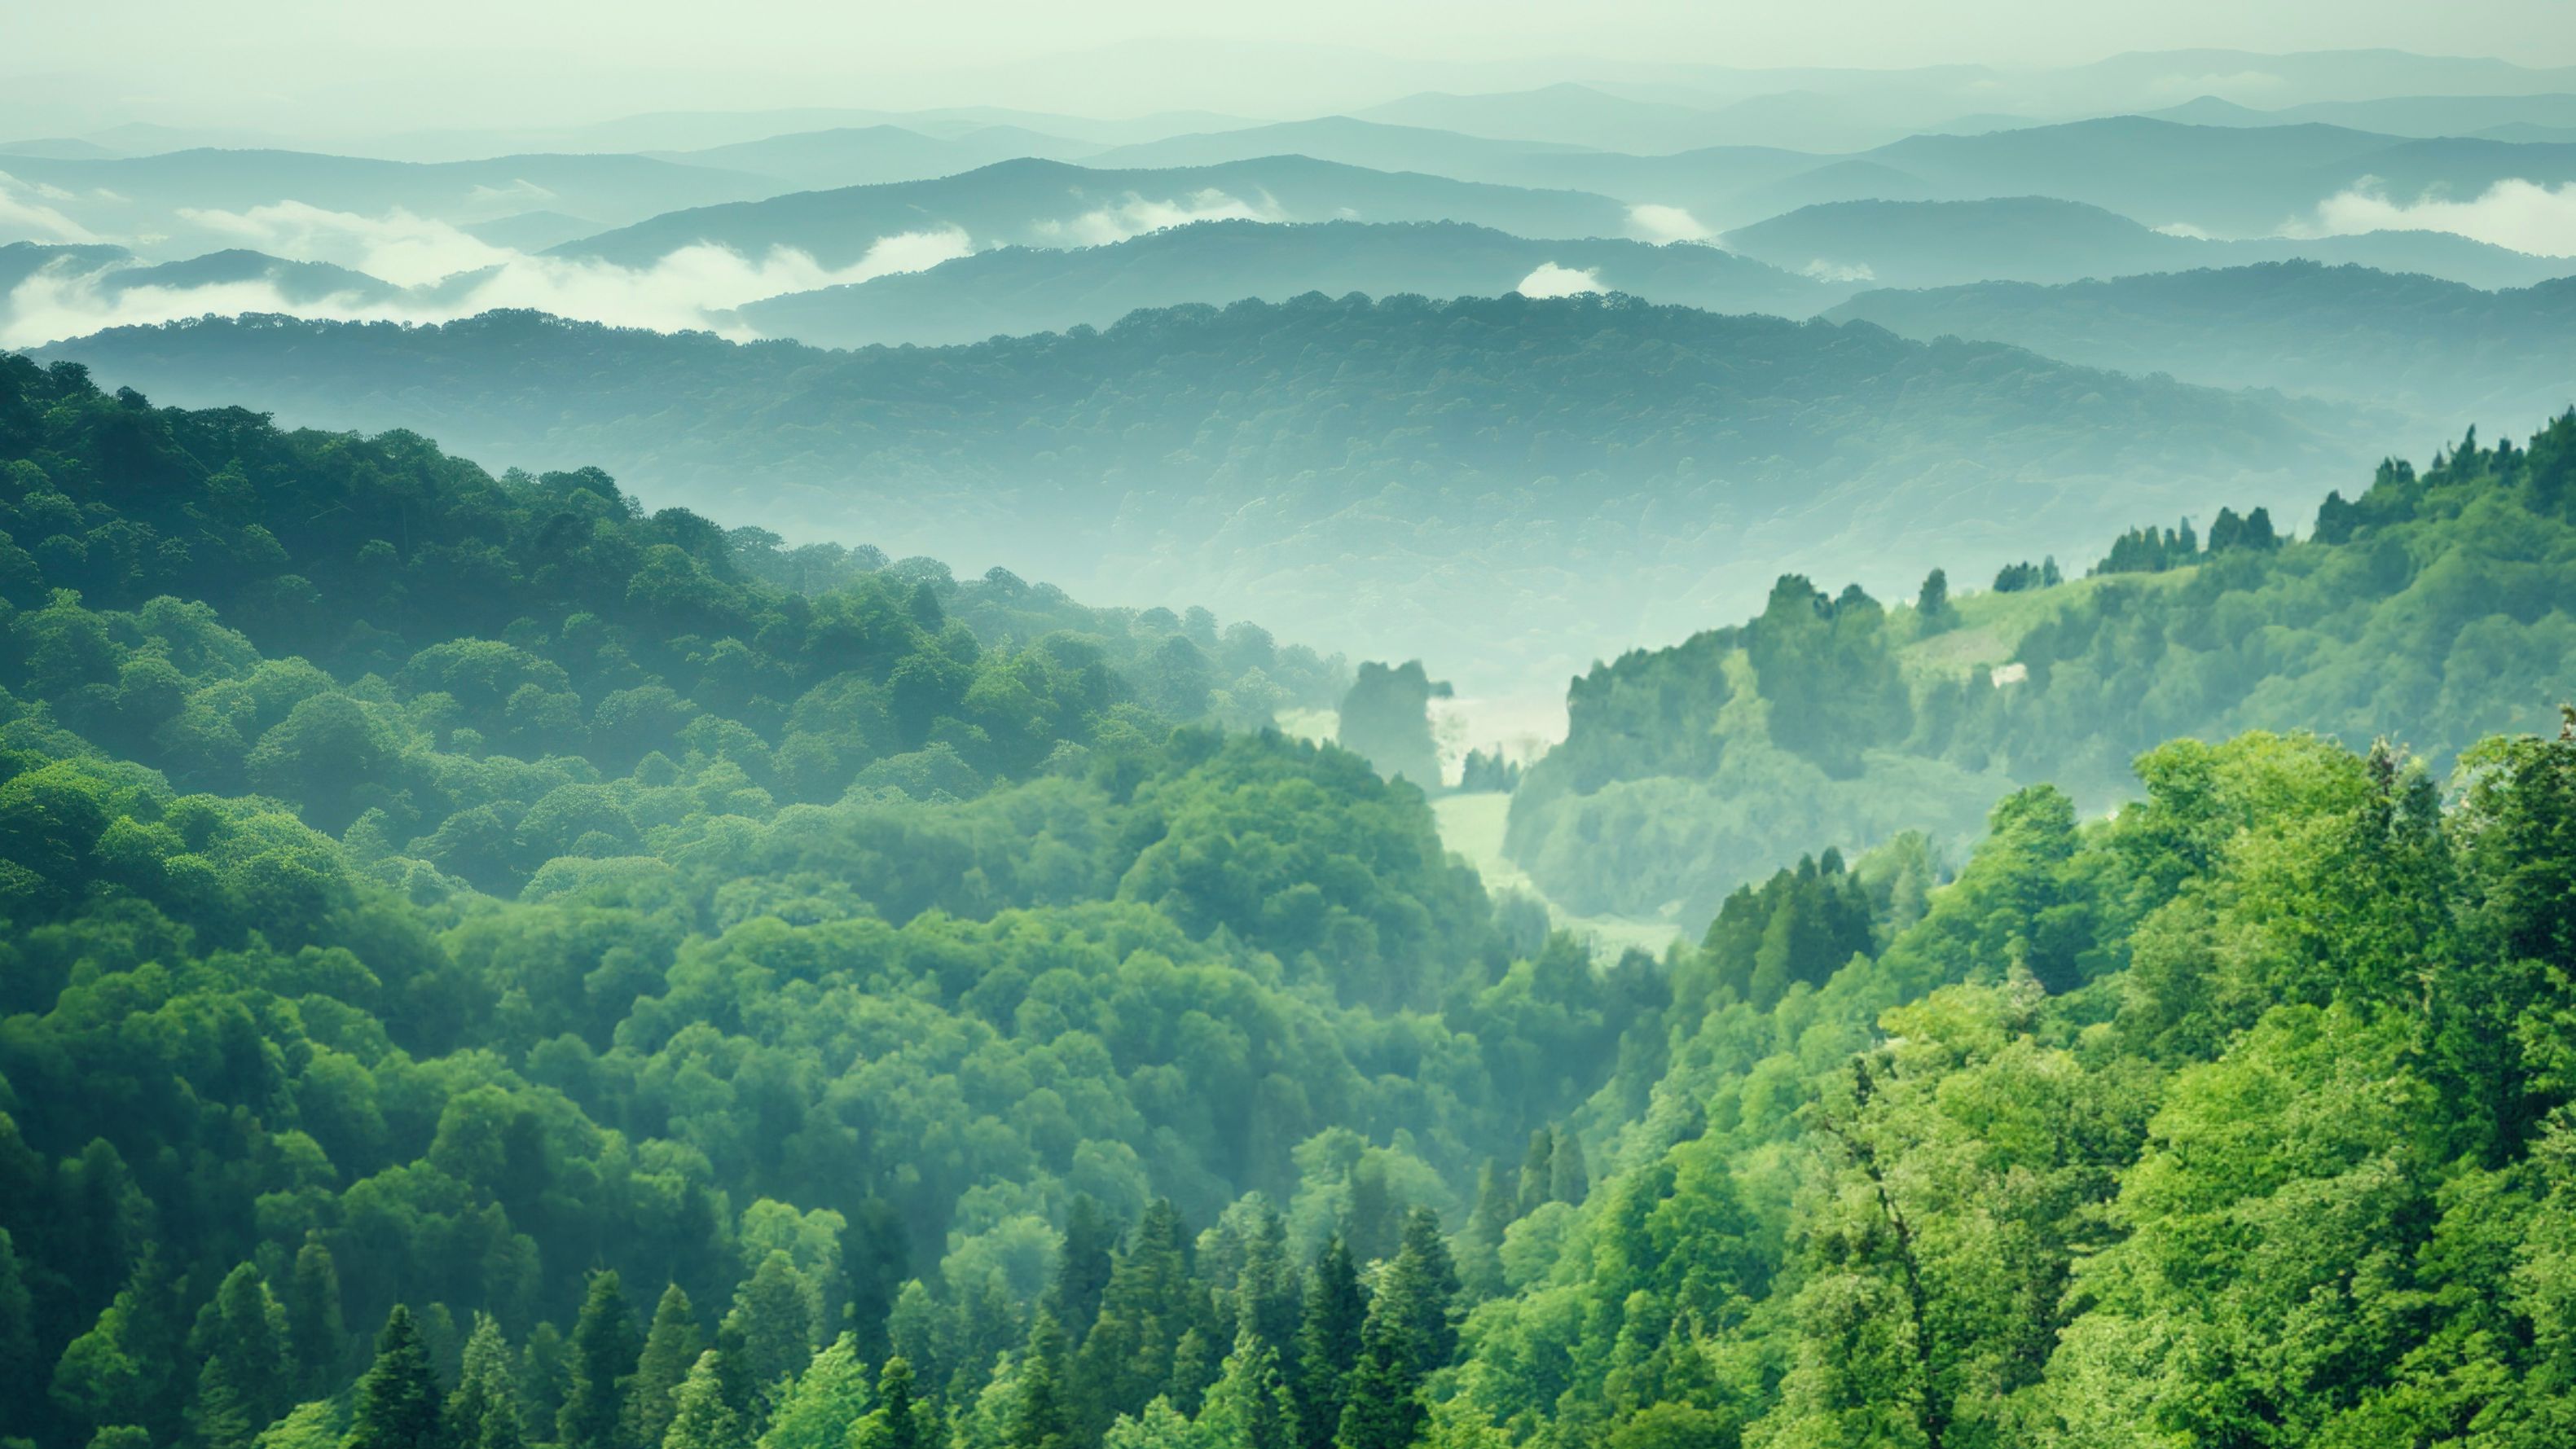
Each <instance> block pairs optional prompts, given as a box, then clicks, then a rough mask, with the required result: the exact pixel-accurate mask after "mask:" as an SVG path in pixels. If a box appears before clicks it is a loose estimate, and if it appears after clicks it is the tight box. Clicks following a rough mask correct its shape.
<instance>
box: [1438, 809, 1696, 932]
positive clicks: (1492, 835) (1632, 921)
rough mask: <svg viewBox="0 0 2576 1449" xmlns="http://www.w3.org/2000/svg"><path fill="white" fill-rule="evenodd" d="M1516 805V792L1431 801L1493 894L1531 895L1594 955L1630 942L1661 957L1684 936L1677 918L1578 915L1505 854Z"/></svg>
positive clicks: (1454, 846)
mask: <svg viewBox="0 0 2576 1449" xmlns="http://www.w3.org/2000/svg"><path fill="white" fill-rule="evenodd" d="M1511 808H1512V797H1511V796H1509V795H1503V794H1493V793H1480V794H1474V795H1444V796H1442V797H1441V798H1439V799H1437V800H1434V801H1432V802H1431V813H1432V814H1433V815H1434V816H1435V817H1437V818H1438V820H1439V822H1440V841H1441V843H1442V844H1443V845H1446V846H1447V847H1449V849H1450V851H1451V852H1452V853H1453V854H1456V855H1458V856H1459V857H1461V858H1462V859H1464V860H1465V861H1466V862H1467V863H1468V864H1469V865H1472V866H1474V867H1475V868H1476V874H1478V875H1479V876H1482V877H1483V878H1484V881H1485V890H1486V892H1487V893H1488V894H1491V895H1496V896H1499V895H1502V894H1505V893H1506V892H1510V893H1516V894H1519V895H1525V896H1528V897H1529V898H1531V899H1532V900H1535V901H1537V902H1538V903H1539V904H1541V905H1543V906H1546V907H1547V914H1548V919H1549V920H1551V921H1553V922H1555V923H1556V925H1557V926H1558V927H1560V928H1561V929H1564V930H1568V931H1572V932H1574V933H1575V934H1576V935H1578V936H1582V937H1585V938H1587V939H1588V940H1590V941H1591V942H1592V949H1593V952H1594V954H1595V955H1598V956H1600V957H1603V958H1605V959H1608V958H1615V957H1616V956H1618V955H1619V953H1621V952H1622V951H1625V950H1627V949H1628V948H1629V947H1631V946H1634V947H1636V948H1638V949H1639V950H1642V951H1650V952H1652V953H1654V954H1655V955H1658V956H1660V955H1662V954H1663V953H1664V948H1665V947H1667V946H1669V945H1671V944H1672V943H1673V942H1675V941H1677V940H1680V939H1681V935H1682V929H1681V926H1680V924H1679V923H1678V922H1674V921H1668V920H1660V919H1653V918H1645V917H1636V916H1578V915H1575V914H1574V913H1572V912H1570V911H1568V910H1566V909H1565V908H1563V907H1562V906H1559V905H1558V904H1557V903H1556V902H1554V901H1552V900H1549V899H1548V898H1547V893H1546V892H1544V891H1542V890H1540V889H1539V888H1538V885H1537V883H1536V882H1534V881H1532V880H1531V879H1530V878H1529V873H1528V872H1526V871H1524V870H1522V869H1521V868H1520V867H1519V866H1517V865H1514V864H1513V863H1512V861H1511V858H1510V857H1508V856H1506V855H1504V854H1503V825H1504V822H1505V821H1506V820H1507V819H1508V818H1509V816H1510V814H1511Z"/></svg>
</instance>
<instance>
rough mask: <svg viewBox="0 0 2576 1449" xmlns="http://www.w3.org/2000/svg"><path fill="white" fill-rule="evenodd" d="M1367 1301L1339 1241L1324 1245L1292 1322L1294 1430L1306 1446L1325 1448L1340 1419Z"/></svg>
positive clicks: (1356, 1270) (1317, 1448)
mask: <svg viewBox="0 0 2576 1449" xmlns="http://www.w3.org/2000/svg"><path fill="white" fill-rule="evenodd" d="M1367 1316H1368V1300H1367V1299H1366V1298H1365V1297H1364V1296H1362V1294H1361V1292H1360V1278H1359V1271H1358V1269H1357V1268H1356V1267H1354V1266H1353V1264H1352V1263H1351V1252H1350V1249H1349V1247H1347V1246H1346V1245H1344V1243H1343V1242H1342V1240H1341V1239H1339V1238H1333V1239H1331V1240H1329V1241H1327V1242H1326V1243H1325V1244H1324V1250H1323V1252H1321V1253H1320V1254H1318V1255H1317V1256H1316V1259H1315V1271H1314V1274H1313V1275H1312V1277H1311V1278H1309V1280H1308V1281H1307V1285H1306V1312H1305V1317H1304V1320H1303V1321H1302V1322H1300V1323H1299V1324H1298V1326H1297V1373H1296V1377H1295V1379H1294V1380H1293V1381H1292V1382H1293V1387H1294V1389H1295V1397H1296V1403H1297V1428H1298V1435H1299V1438H1300V1441H1301V1442H1302V1443H1303V1444H1304V1445H1305V1446H1306V1449H1328V1446H1330V1445H1331V1444H1332V1442H1333V1434H1334V1431H1335V1429H1336V1428H1337V1427H1338V1426H1339V1425H1340V1423H1341V1419H1342V1405H1343V1403H1344V1401H1345V1398H1346V1396H1347V1382H1346V1381H1347V1379H1348V1376H1349V1374H1350V1370H1351V1365H1352V1363H1353V1362H1354V1361H1355V1360H1356V1359H1357V1358H1358V1357H1359V1352H1360V1331H1361V1328H1362V1326H1363V1324H1364V1323H1365V1321H1366V1319H1367Z"/></svg>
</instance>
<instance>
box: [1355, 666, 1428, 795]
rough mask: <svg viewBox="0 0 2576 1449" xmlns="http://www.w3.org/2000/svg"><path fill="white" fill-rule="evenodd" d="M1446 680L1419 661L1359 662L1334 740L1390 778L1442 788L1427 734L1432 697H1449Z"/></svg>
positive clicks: (1424, 786) (1426, 786)
mask: <svg viewBox="0 0 2576 1449" xmlns="http://www.w3.org/2000/svg"><path fill="white" fill-rule="evenodd" d="M1450 692H1451V691H1450V688H1449V685H1448V684H1447V683H1446V682H1444V681H1441V680H1436V679H1433V678H1432V677H1431V676H1430V675H1429V674H1427V673H1425V672H1424V670H1423V668H1422V661H1421V660H1419V659H1409V660H1406V661H1405V662H1404V663H1402V664H1397V665H1387V664H1378V663H1374V662H1372V663H1366V664H1362V665H1361V666H1360V668H1359V674H1358V676H1357V677H1356V678H1354V679H1353V680H1352V681H1351V689H1350V693H1348V694H1346V695H1344V696H1342V708H1341V714H1340V719H1339V723H1338V726H1337V730H1336V734H1335V740H1336V742H1337V743H1339V744H1340V745H1341V747H1342V748H1343V749H1346V750H1349V751H1350V752H1351V753H1353V754H1355V755H1358V756H1359V757H1361V758H1362V759H1365V760H1367V761H1368V762H1369V763H1370V764H1372V765H1374V766H1376V767H1377V772H1378V773H1379V774H1381V775H1384V776H1386V777H1387V778H1388V779H1390V780H1392V779H1396V778H1398V777H1401V778H1403V779H1407V780H1411V781H1413V782H1414V783H1415V784H1417V785H1419V786H1421V787H1422V788H1423V789H1424V790H1433V791H1436V790H1438V789H1439V788H1440V782H1441V776H1440V747H1439V745H1438V744H1437V743H1435V742H1434V741H1433V739H1432V737H1431V701H1433V700H1435V699H1447V698H1448V697H1449V696H1450Z"/></svg>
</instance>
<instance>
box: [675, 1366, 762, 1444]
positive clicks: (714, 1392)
mask: <svg viewBox="0 0 2576 1449" xmlns="http://www.w3.org/2000/svg"><path fill="white" fill-rule="evenodd" d="M671 1404H672V1414H671V1427H670V1428H669V1429H667V1430H665V1431H663V1434H662V1449H750V1446H751V1438H750V1436H749V1435H747V1434H745V1433H744V1432H743V1425H742V1415H741V1413H740V1412H739V1411H738V1410H736V1409H735V1408H734V1406H733V1405H732V1404H730V1403H727V1402H726V1401H725V1385H724V1369H723V1367H722V1363H721V1355H720V1354H719V1352H718V1350H715V1349H709V1350H707V1351H706V1352H705V1353H703V1354H701V1355H699V1357H698V1361H697V1362H696V1363H694V1364H692V1365H690V1366H689V1375H688V1377H687V1378H685V1379H683V1380H681V1382H680V1387H679V1391H678V1392H677V1393H674V1394H673V1395H672V1396H671Z"/></svg>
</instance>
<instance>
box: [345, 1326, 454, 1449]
mask: <svg viewBox="0 0 2576 1449" xmlns="http://www.w3.org/2000/svg"><path fill="white" fill-rule="evenodd" d="M357 1394H358V1399H357V1407H356V1408H355V1409H354V1410H353V1411H352V1412H351V1416H350V1423H349V1437H348V1438H347V1439H346V1440H345V1441H343V1442H344V1445H345V1449H451V1446H452V1445H453V1443H454V1440H453V1439H452V1438H451V1437H450V1435H449V1433H448V1425H447V1421H446V1417H445V1415H444V1414H443V1413H441V1412H440V1408H439V1400H440V1399H441V1397H443V1396H442V1395H441V1394H440V1392H439V1388H438V1375H437V1372H436V1371H435V1370H434V1369H432V1368H431V1367H430V1362H429V1347H428V1345H427V1344H425V1343H424V1342H422V1340H421V1336H420V1330H419V1328H418V1327H417V1326H416V1325H415V1324H414V1323H413V1322H412V1316H411V1310H410V1309H407V1308H405V1307H403V1306H401V1305H400V1304H396V1305H395V1306H394V1310H393V1312H392V1313H390V1314H387V1315H386V1317H385V1327H384V1331H383V1332H382V1333H379V1334H377V1335H376V1361H375V1363H374V1364H372V1365H370V1366H369V1367H368V1369H367V1372H366V1375H365V1376H364V1377H362V1378H360V1379H359V1380H358V1390H357Z"/></svg>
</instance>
